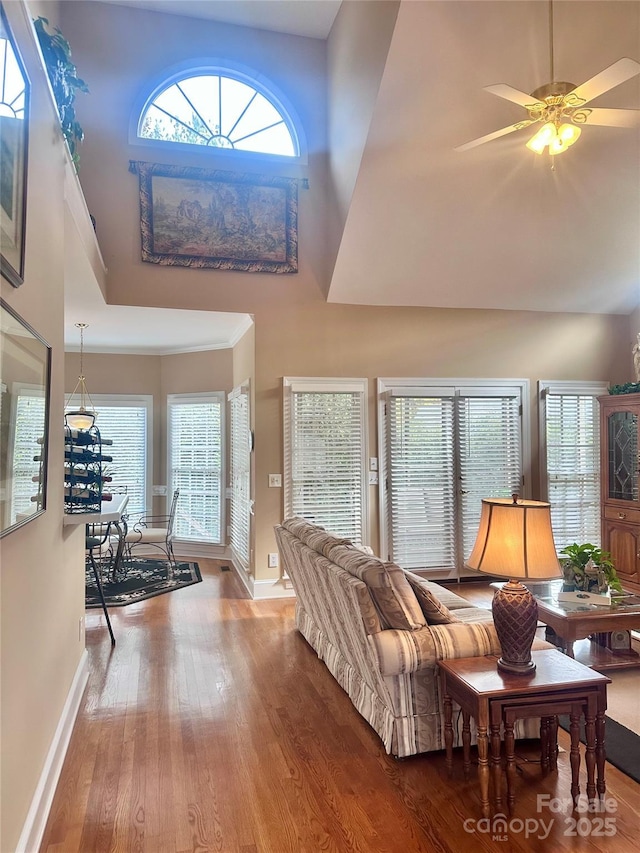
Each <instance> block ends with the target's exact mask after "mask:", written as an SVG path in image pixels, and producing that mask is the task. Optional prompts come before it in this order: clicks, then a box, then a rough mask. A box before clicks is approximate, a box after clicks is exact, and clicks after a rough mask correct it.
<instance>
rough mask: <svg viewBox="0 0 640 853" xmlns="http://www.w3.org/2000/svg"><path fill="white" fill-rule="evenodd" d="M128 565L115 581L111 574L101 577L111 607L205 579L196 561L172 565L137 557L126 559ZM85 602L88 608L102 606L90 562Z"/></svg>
mask: <svg viewBox="0 0 640 853" xmlns="http://www.w3.org/2000/svg"><path fill="white" fill-rule="evenodd" d="M125 569H126V574H124V576H123V577H122V578H119V579H118V580H117V581H115V582H113V581H110V580H109V579H108V578H104V579H103V580H102V589H103V591H104V597H105V601H106V602H107V605H108V606H109V607H123V606H124V605H125V604H133V603H135V602H136V601H142V600H144V599H145V598H152V597H153V596H154V595H162V594H163V593H165V592H172V591H173V590H174V589H181V588H182V587H185V586H191V584H194V583H200V582H201V581H202V576H201V574H200V569H199V567H198V564H197V563H190V562H184V561H178V563H177V565H176V566H172V565H171V564H170V563H169V562H168V561H167V560H154V559H143V558H139V559H138V558H136V559H133V560H127V562H126V564H125ZM85 604H86V607H88V608H90V607H102V604H101V603H100V598H99V596H98V588H97V586H96V582H95V578H94V576H93V570H92V569H91V566H88V568H87V573H86V590H85Z"/></svg>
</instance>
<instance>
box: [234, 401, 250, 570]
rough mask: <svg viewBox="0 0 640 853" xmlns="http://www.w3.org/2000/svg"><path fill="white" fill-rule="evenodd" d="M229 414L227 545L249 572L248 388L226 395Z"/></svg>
mask: <svg viewBox="0 0 640 853" xmlns="http://www.w3.org/2000/svg"><path fill="white" fill-rule="evenodd" d="M229 412H230V421H231V422H230V432H231V470H230V472H229V473H230V483H231V501H230V507H229V516H230V518H229V528H230V544H231V548H232V549H233V553H234V556H235V557H236V559H238V560H239V562H240V563H241V564H242V565H243V567H244V568H245V569H248V568H249V559H250V553H249V536H250V530H251V448H250V441H251V429H250V421H249V394H248V386H241V387H238V388H235V389H234V390H233V391H232V393H231V394H230V395H229Z"/></svg>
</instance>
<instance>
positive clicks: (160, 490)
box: [152, 486, 167, 498]
mask: <svg viewBox="0 0 640 853" xmlns="http://www.w3.org/2000/svg"><path fill="white" fill-rule="evenodd" d="M152 491H153V496H154V498H161V497H165V496H166V494H167V487H166V486H154V487H153V489H152Z"/></svg>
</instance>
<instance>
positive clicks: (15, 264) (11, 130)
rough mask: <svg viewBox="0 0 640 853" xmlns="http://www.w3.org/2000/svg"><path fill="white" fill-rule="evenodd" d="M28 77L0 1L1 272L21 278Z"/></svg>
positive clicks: (17, 280) (15, 280)
mask: <svg viewBox="0 0 640 853" xmlns="http://www.w3.org/2000/svg"><path fill="white" fill-rule="evenodd" d="M29 91H30V86H29V78H28V77H27V73H26V71H25V68H24V64H23V62H22V59H21V57H20V53H19V52H18V48H17V46H16V43H15V40H14V38H13V35H12V33H11V30H10V29H9V24H8V22H7V18H6V15H5V12H4V7H3V6H2V4H1V3H0V272H2V275H3V276H4V277H5V278H6V279H7V280H8V281H10V282H11V284H12V285H13V286H14V287H20V285H21V284H22V282H23V280H24V234H25V219H26V198H27V146H28V126H29Z"/></svg>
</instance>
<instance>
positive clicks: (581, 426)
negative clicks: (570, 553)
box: [543, 386, 606, 551]
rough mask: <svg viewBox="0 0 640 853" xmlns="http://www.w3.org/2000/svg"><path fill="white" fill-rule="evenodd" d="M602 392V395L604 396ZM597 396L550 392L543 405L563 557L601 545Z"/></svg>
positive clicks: (549, 474) (548, 478)
mask: <svg viewBox="0 0 640 853" xmlns="http://www.w3.org/2000/svg"><path fill="white" fill-rule="evenodd" d="M605 392H606V386H603V388H602V390H600V391H599V393H605ZM597 393H598V392H596V393H580V392H579V391H577V389H576V390H574V391H573V392H572V391H571V390H570V389H567V390H566V391H565V390H562V389H554V388H553V387H550V388H547V389H546V390H545V393H544V395H543V399H544V419H545V424H544V429H545V439H546V454H545V461H546V483H547V500H548V501H549V503H550V504H551V522H552V526H553V535H554V539H555V543H556V547H557V549H558V551H560V550H562V548H564V547H565V546H566V545H570V544H572V543H573V542H591V543H593V544H595V545H598V544H599V543H600V425H599V407H598V400H597Z"/></svg>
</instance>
